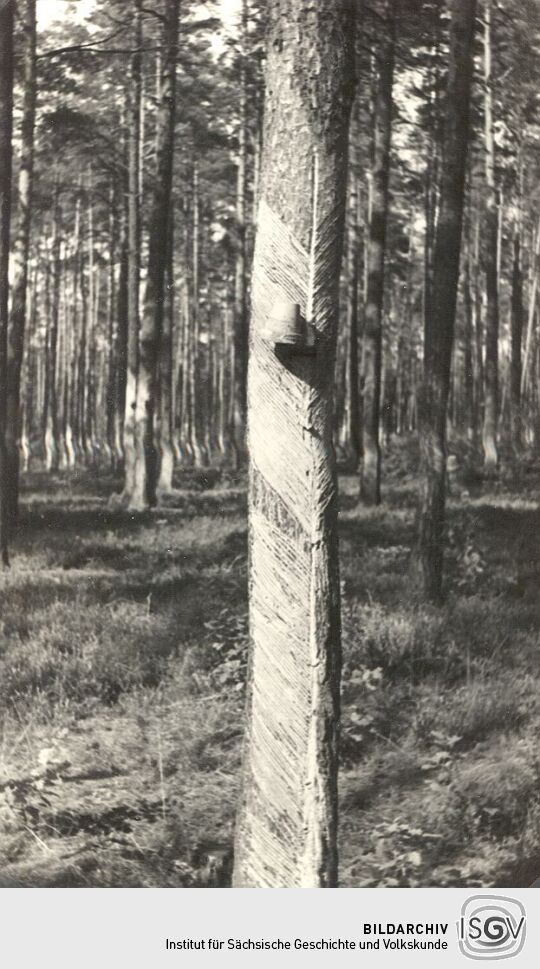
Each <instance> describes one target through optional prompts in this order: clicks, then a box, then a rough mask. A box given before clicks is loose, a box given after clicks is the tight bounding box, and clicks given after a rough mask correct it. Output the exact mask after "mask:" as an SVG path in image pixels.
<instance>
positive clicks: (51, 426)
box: [45, 176, 61, 471]
mask: <svg viewBox="0 0 540 969" xmlns="http://www.w3.org/2000/svg"><path fill="white" fill-rule="evenodd" d="M60 248H61V209H60V188H59V185H58V176H56V185H55V193H54V213H53V230H52V240H51V263H52V293H51V301H50V313H49V315H48V318H47V326H48V348H49V352H48V357H47V363H48V366H47V413H46V422H45V466H46V468H47V471H56V470H57V468H58V461H59V453H58V402H57V396H56V390H57V382H56V376H57V349H58V320H59V313H60Z"/></svg>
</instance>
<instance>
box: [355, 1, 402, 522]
mask: <svg viewBox="0 0 540 969" xmlns="http://www.w3.org/2000/svg"><path fill="white" fill-rule="evenodd" d="M384 17H385V27H384V30H383V31H381V40H380V44H379V49H378V51H377V57H376V70H377V89H376V93H375V117H374V130H373V167H372V196H371V220H370V225H369V246H368V255H367V258H368V277H367V298H366V308H365V330H364V394H363V413H362V419H363V429H362V467H361V473H360V494H361V497H362V499H363V501H365V502H367V503H368V504H379V502H380V500H381V444H380V412H381V363H382V320H383V303H384V262H385V254H386V222H387V215H388V182H389V176H390V139H391V135H392V86H393V79H394V34H395V9H394V3H393V0H385V3H384Z"/></svg>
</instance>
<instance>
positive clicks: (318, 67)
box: [234, 0, 354, 888]
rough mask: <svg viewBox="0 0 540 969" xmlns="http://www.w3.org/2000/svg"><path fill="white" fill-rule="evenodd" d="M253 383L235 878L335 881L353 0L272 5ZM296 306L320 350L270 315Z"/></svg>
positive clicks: (286, 0)
mask: <svg viewBox="0 0 540 969" xmlns="http://www.w3.org/2000/svg"><path fill="white" fill-rule="evenodd" d="M268 6H269V11H268V12H269V30H268V48H267V49H268V59H267V66H266V80H267V86H266V104H265V108H266V110H265V137H264V148H263V159H262V170H261V200H260V205H259V214H258V229H257V237H256V247H255V257H254V268H253V287H252V291H253V320H252V328H251V340H250V364H249V377H248V414H249V418H248V426H249V453H250V462H251V465H250V498H249V506H250V536H251V549H250V631H251V662H250V669H251V674H250V687H249V689H250V700H249V712H248V732H247V745H246V750H245V761H244V772H245V773H244V781H243V796H242V803H241V810H240V816H239V821H238V828H237V837H236V857H235V868H234V884H235V885H236V886H246V887H276V888H277V887H290V888H292V887H300V886H304V887H326V886H332V885H335V884H336V880H337V848H336V833H337V830H336V829H337V729H338V719H339V680H340V672H339V670H340V629H339V574H338V559H337V506H336V497H337V492H336V476H335V456H334V453H333V447H332V407H331V395H332V379H333V377H332V375H333V363H334V359H335V350H336V337H337V321H338V315H337V301H338V293H339V266H340V259H341V246H342V233H343V219H344V208H345V189H346V153H347V129H348V119H349V111H350V102H351V95H352V83H351V77H352V70H353V24H352V19H353V11H354V5H353V3H351V2H350V0H335V2H333V3H332V4H329V3H328V2H327V0H313V2H310V3H309V4H299V3H298V2H297V0H272V2H271V3H270V4H269V5H268ZM283 301H285V302H286V307H285V309H286V311H287V312H291V311H294V305H295V304H297V305H299V310H300V314H301V315H303V316H304V317H305V318H306V320H307V323H308V326H311V327H313V331H314V334H315V340H316V346H315V351H314V352H313V353H312V355H308V354H304V355H303V354H302V352H300V353H299V354H295V353H294V352H293V353H288V352H287V350H286V349H285V350H284V351H283V350H281V349H280V348H279V343H278V344H276V343H274V342H272V340H271V339H268V338H267V337H265V333H266V332H267V328H268V321H269V318H272V316H273V315H274V316H275V315H276V314H277V315H278V316H279V315H280V313H281V312H282V311H283Z"/></svg>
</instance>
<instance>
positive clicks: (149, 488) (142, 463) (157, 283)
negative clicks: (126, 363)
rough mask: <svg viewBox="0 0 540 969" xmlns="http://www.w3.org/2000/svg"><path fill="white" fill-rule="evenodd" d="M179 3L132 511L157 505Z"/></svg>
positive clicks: (173, 4) (143, 333)
mask: <svg viewBox="0 0 540 969" xmlns="http://www.w3.org/2000/svg"><path fill="white" fill-rule="evenodd" d="M178 14H179V0H166V2H165V6H164V15H163V33H162V48H163V58H162V65H163V68H162V70H163V73H162V79H161V87H160V90H161V100H160V103H159V106H158V117H157V125H158V129H159V135H158V146H159V147H158V152H157V171H156V183H155V191H154V198H153V203H152V211H151V217H150V238H149V243H148V275H147V280H146V290H145V296H144V305H143V313H142V320H141V330H140V339H139V369H138V373H137V405H136V408H135V467H134V476H133V490H132V492H131V494H130V495H129V500H128V504H129V507H130V508H133V509H139V510H142V509H144V508H148V507H152V506H153V505H155V504H156V484H157V474H156V470H157V468H156V465H157V450H156V442H155V440H154V418H155V411H156V391H157V365H158V358H159V344H160V338H161V327H162V320H163V292H164V281H165V265H166V262H167V248H168V243H167V239H168V220H169V208H170V204H171V187H172V166H173V151H174V123H175V94H176V56H177V47H178Z"/></svg>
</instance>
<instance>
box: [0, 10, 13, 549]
mask: <svg viewBox="0 0 540 969" xmlns="http://www.w3.org/2000/svg"><path fill="white" fill-rule="evenodd" d="M14 6H15V5H14V3H13V2H12V0H1V2H0V555H1V558H2V562H3V564H4V565H9V554H8V511H9V508H8V497H9V491H8V484H9V468H8V460H7V451H6V377H7V342H8V323H9V319H8V292H9V242H10V224H11V169H12V147H11V137H12V131H13V15H14Z"/></svg>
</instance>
